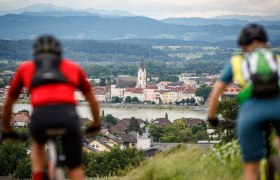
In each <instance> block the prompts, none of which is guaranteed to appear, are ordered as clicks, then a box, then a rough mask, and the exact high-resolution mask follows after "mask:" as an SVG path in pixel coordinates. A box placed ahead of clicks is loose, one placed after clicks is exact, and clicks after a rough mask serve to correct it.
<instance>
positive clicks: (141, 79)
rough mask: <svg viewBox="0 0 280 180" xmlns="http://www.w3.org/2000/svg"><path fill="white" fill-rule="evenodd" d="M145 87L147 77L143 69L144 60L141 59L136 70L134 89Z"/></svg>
mask: <svg viewBox="0 0 280 180" xmlns="http://www.w3.org/2000/svg"><path fill="white" fill-rule="evenodd" d="M146 86H147V76H146V69H145V67H144V60H143V58H142V59H141V61H140V64H139V68H138V76H137V85H136V88H146Z"/></svg>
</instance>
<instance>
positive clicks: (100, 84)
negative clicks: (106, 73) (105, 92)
mask: <svg viewBox="0 0 280 180" xmlns="http://www.w3.org/2000/svg"><path fill="white" fill-rule="evenodd" d="M99 86H106V79H105V78H103V77H102V78H100V82H99Z"/></svg>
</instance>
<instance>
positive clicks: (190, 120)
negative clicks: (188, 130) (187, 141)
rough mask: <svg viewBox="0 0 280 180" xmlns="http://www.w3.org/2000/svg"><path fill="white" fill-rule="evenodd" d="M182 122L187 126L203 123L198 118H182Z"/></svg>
mask: <svg viewBox="0 0 280 180" xmlns="http://www.w3.org/2000/svg"><path fill="white" fill-rule="evenodd" d="M184 120H185V123H186V124H187V125H189V126H193V125H198V124H200V123H201V122H202V121H203V120H202V119H199V118H184Z"/></svg>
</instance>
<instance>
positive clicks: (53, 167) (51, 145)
mask: <svg viewBox="0 0 280 180" xmlns="http://www.w3.org/2000/svg"><path fill="white" fill-rule="evenodd" d="M65 133H66V129H49V130H47V131H46V135H48V136H49V139H48V141H47V143H46V145H47V147H48V167H47V172H48V177H49V179H50V180H61V179H64V170H63V168H62V167H60V166H61V163H60V162H61V161H63V160H64V159H61V158H60V157H59V156H58V150H57V143H56V139H57V138H58V137H60V136H61V135H63V134H65Z"/></svg>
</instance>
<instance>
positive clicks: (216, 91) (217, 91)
mask: <svg viewBox="0 0 280 180" xmlns="http://www.w3.org/2000/svg"><path fill="white" fill-rule="evenodd" d="M226 86H227V84H226V83H224V82H223V81H218V82H216V84H215V85H214V87H213V89H212V92H211V94H210V97H209V105H208V106H209V110H208V118H215V117H216V112H217V106H218V102H219V97H220V95H221V94H222V93H223V91H224V90H225V89H226Z"/></svg>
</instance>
